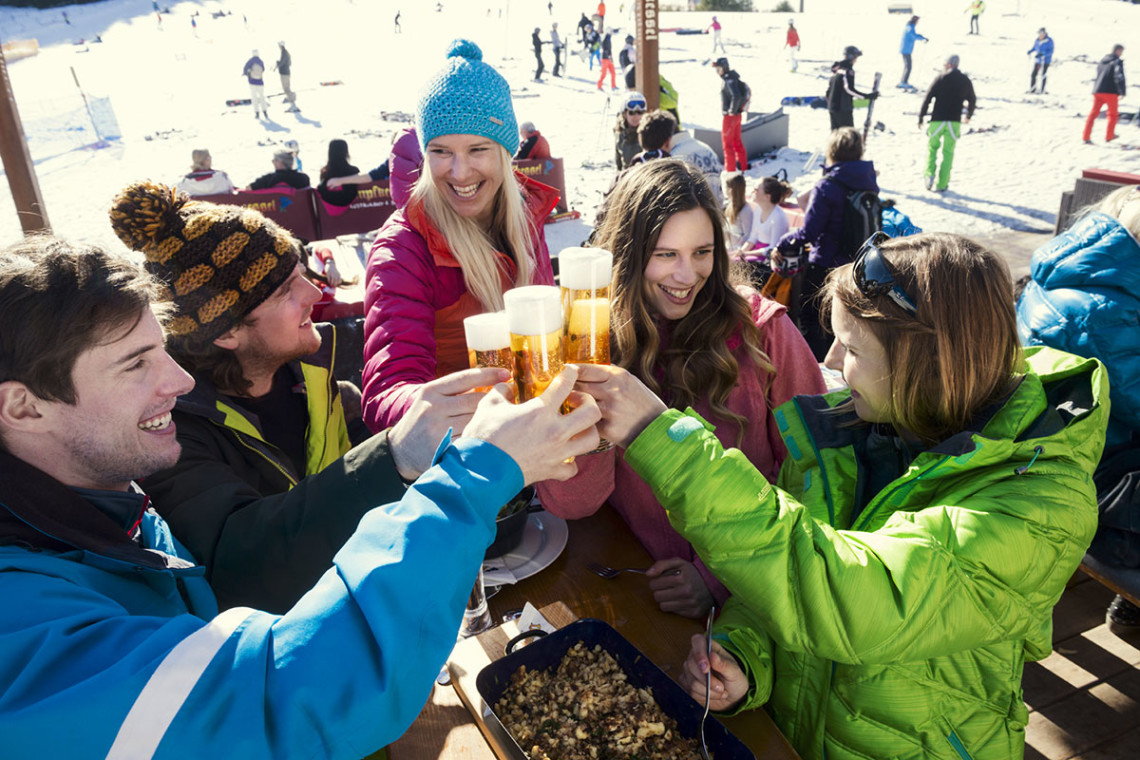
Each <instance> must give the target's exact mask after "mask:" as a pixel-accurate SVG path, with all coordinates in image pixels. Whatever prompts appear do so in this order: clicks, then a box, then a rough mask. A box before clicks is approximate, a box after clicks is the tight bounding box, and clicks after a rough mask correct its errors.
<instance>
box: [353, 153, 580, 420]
mask: <svg viewBox="0 0 1140 760" xmlns="http://www.w3.org/2000/svg"><path fill="white" fill-rule="evenodd" d="M421 164H422V156H421V154H420V149H419V142H418V139H417V137H416V134H415V132H414V131H412V130H406V131H405V132H404V134H403V135H402V136H401V137H400V139H399V140H397V141H396V144H395V145H394V146H393V149H392V156H391V158H390V159H389V165H390V166H391V169H392V178H391V186H392V198H393V199H394V200H395V201H396V203H397V204H398V205H399V206H400V208H399V209H398V210H397V211H396V212H395V213H394V214H392V216H390V217H388V220H387V221H386V222H385V223H384V226H383V227H382V228H381V229H380V234H379V235H378V236H377V238H376V242H375V243H374V244H373V245H372V250H371V252H370V253H369V254H368V266H367V287H366V289H365V295H364V377H363V380H364V421H365V423H366V424H367V425H368V427H369V428H370V429H371V430H372V431H373V432H378V431H380V430H383V429H384V428H387V427H390V426H392V425H394V424H396V422H397V421H399V419H400V417H402V416H403V415H404V412H405V411H407V408H408V406H409V404H410V403H411V398H412V394H413V393H414V392H415V390H416V388H417V387H419V386H420V385H422V384H423V383H426V382H428V381H429V380H433V379H435V378H437V377H442V376H443V375H447V374H450V373H451V372H455V371H457V370H461V369H466V368H467V366H468V365H467V341H466V339H465V338H464V335H463V319H464V318H465V317H469V316H471V315H472V314H479V313H481V312H482V311H483V306H482V304H480V303H479V301H478V300H477V299H476V298H475V296H473V295H471V294H470V293H468V292H467V285H466V284H465V283H464V281H463V271H462V269H460V266H459V262H458V261H456V259H455V257H454V256H453V255H452V254H451V250H450V249H449V247H448V245H447V241H446V240H444V238H443V235H441V234H440V232H439V231H438V230H437V229H436V228H435V226H434V225H433V224H432V223H431V220H430V219H428V218H427V215H426V214H425V213H424V210H423V205H422V204H412V203H410V202H409V200H410V196H411V188H412V186H413V185H414V184H415V182H416V180H417V179H418V176H419V172H420V169H421ZM515 181H516V182H518V185H519V188H520V189H521V190H522V192H523V194H524V197H525V200H526V206H527V210H528V211H529V212H530V216H531V220H532V221H533V223H534V227H535V229H536V230H537V235H536V239H535V246H534V248H535V262H534V264H535V266H534V274H533V276H532V277H531V283H532V284H534V285H553V284H554V272H553V270H552V269H551V266H550V252H549V250H548V249H547V247H546V240H545V238H544V237H543V233H542V227H543V223H544V221H545V220H546V217H547V216H549V214H550V211H551V209H553V208H554V205H555V204H556V203H557V202H558V191H557V190H555V189H554V188H552V187H548V186H547V185H544V184H542V183H541V182H536V181H535V180H533V179H530V178H528V177H525V176H523V175H522V174H519V173H518V172H516V173H515ZM499 256H500V257H501V259H502V262H503V267H502V269H503V290H504V291H506V290H509V289H510V288H511V287H513V285H514V280H515V263H514V261H513V260H511V258H510V257H509V256H507V255H506V254H503V253H500V254H499Z"/></svg>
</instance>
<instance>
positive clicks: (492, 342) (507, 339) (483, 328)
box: [463, 311, 511, 351]
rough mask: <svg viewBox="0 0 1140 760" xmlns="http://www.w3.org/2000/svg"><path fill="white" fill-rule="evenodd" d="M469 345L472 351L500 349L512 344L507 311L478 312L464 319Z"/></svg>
mask: <svg viewBox="0 0 1140 760" xmlns="http://www.w3.org/2000/svg"><path fill="white" fill-rule="evenodd" d="M463 332H464V333H465V334H466V336H467V347H468V348H469V349H471V350H472V351H498V350H499V349H500V348H509V347H510V345H511V331H510V328H508V327H507V313H506V312H505V311H496V312H493V313H491V314H476V315H475V316H473V317H467V318H466V319H464V320H463Z"/></svg>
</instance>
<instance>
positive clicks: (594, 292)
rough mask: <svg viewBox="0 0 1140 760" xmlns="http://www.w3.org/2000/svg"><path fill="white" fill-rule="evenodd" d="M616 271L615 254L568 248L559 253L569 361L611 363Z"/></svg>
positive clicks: (597, 250)
mask: <svg viewBox="0 0 1140 760" xmlns="http://www.w3.org/2000/svg"><path fill="white" fill-rule="evenodd" d="M612 270H613V254H611V253H610V252H609V251H607V250H604V249H602V248H566V249H565V250H563V251H562V252H561V253H559V254H558V272H559V274H558V277H559V281H560V282H561V283H562V304H563V314H564V315H565V319H566V322H565V335H566V361H568V362H574V363H578V364H609V363H610V278H611V275H612Z"/></svg>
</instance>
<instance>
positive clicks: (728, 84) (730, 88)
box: [720, 69, 749, 116]
mask: <svg viewBox="0 0 1140 760" xmlns="http://www.w3.org/2000/svg"><path fill="white" fill-rule="evenodd" d="M721 78H722V79H723V80H724V84H723V85H721V88H720V111H721V113H726V114H732V115H733V116H735V115H737V114H738V113H740V112H741V111H743V110H744V107H745V106H746V105H747V104H748V96H749V91H748V85H746V84H745V83H744V82H743V81H742V80H741V79H740V75H739V74H737V73H736V69H729V70H728V71H726V72H725V73H724V74H723V75H722V76H721Z"/></svg>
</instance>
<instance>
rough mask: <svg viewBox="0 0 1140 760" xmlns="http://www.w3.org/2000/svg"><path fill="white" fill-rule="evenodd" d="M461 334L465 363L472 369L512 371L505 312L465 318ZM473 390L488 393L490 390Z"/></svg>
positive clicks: (509, 339)
mask: <svg viewBox="0 0 1140 760" xmlns="http://www.w3.org/2000/svg"><path fill="white" fill-rule="evenodd" d="M463 333H464V335H466V336H467V361H468V362H469V363H470V365H471V366H472V367H502V368H503V369H506V370H511V371H512V372H513V371H514V363H515V360H514V355H513V354H512V353H511V332H510V329H509V328H508V327H507V313H506V312H505V311H496V312H493V313H491V314H476V315H474V316H471V317H467V318H466V319H464V320H463ZM475 390H476V391H489V390H490V388H476V389H475Z"/></svg>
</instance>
